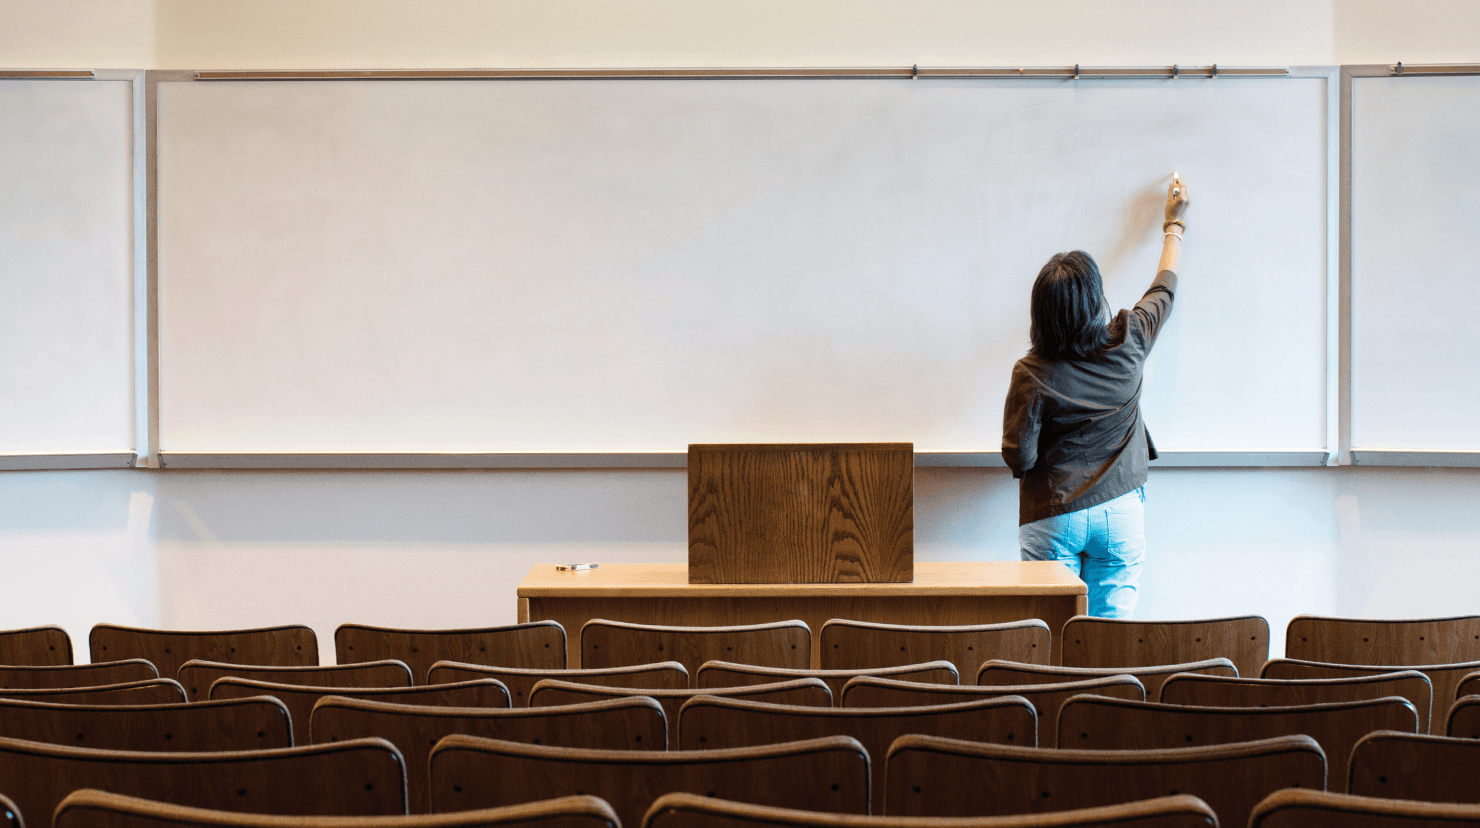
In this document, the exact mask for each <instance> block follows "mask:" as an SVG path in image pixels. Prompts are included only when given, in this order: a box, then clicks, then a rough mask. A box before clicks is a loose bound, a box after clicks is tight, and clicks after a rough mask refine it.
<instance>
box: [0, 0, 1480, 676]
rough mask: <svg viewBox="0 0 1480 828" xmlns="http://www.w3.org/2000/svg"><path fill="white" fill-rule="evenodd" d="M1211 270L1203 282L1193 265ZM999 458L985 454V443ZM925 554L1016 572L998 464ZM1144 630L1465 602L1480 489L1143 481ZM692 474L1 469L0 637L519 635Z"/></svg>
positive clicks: (538, 47) (1097, 48)
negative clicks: (554, 569)
mask: <svg viewBox="0 0 1480 828" xmlns="http://www.w3.org/2000/svg"><path fill="white" fill-rule="evenodd" d="M1477 35H1480V7H1476V6H1475V5H1474V4H1472V3H1470V2H1468V0H1446V1H1445V2H1435V1H1433V0H1431V1H1430V2H1410V3H1403V4H1395V3H1389V2H1383V0H1323V1H1320V2H1317V1H1316V0H1283V1H1282V2H1273V1H1272V0H1251V2H1244V3H1237V4H1233V3H1220V2H1214V1H1213V0H1178V1H1177V2H1172V0H1151V1H1150V2H1143V3H1122V2H1113V3H1112V2H1103V0H1076V1H1075V2H1059V3H1039V4H1022V3H1007V2H993V3H982V2H968V0H957V1H956V2H945V0H922V2H918V3H898V2H892V3H884V2H867V3H864V2H854V1H853V0H828V1H827V2H822V0H814V2H784V0H772V1H771V2H747V3H731V2H718V1H717V0H714V1H710V0H706V2H697V0H669V1H668V2H664V1H663V0H642V2H635V1H634V2H622V3H617V2H610V0H548V2H536V1H535V0H521V2H512V1H511V2H485V1H484V0H461V1H460V2H452V1H451V0H441V2H426V3H395V2H387V1H386V0H377V1H375V2H371V0H358V1H355V0H335V2H325V0H308V1H307V2H303V1H302V0H276V1H275V2H261V1H260V0H259V1H258V2H245V1H244V0H243V1H242V2H233V3H200V2H197V1H196V0H155V2H152V3H150V2H146V0H132V1H131V2H115V0H53V2H48V3H45V4H41V3H34V2H30V0H0V66H9V67H23V68H41V67H79V66H81V67H89V66H95V67H133V68H140V67H142V68H241V69H246V68H283V67H294V68H321V67H338V68H365V67H387V68H399V67H460V66H480V67H481V66H582V67H584V66H647V65H669V66H681V65H688V66H716V65H719V66H802V65H837V64H842V65H871V64H888V65H899V64H910V63H920V64H922V65H930V64H958V65H959V64H965V65H1011V64H1018V63H1021V64H1025V65H1050V64H1068V63H1075V62H1078V63H1083V64H1127V65H1138V64H1163V63H1170V62H1177V63H1184V64H1188V63H1212V62H1218V63H1220V64H1223V65H1293V64H1331V63H1337V62H1389V61H1395V60H1402V61H1404V62H1408V63H1425V62H1448V61H1461V60H1463V61H1474V60H1476V59H1477V58H1480V48H1477V47H1475V46H1474V45H1473V44H1475V43H1477V42H1480V38H1477ZM1188 277H1189V278H1195V274H1188ZM995 443H996V435H995V434H984V435H982V446H983V447H984V448H990V447H992V446H994V445H995ZM916 486H917V503H916V522H917V532H916V541H917V552H916V554H917V557H918V558H919V559H920V560H959V559H1011V558H1013V557H1015V554H1016V553H1015V545H1014V538H1015V529H1016V527H1015V524H1016V519H1015V516H1016V492H1015V489H1014V488H1013V485H1012V480H1011V478H1010V477H1008V476H1007V473H1006V472H1005V471H1002V470H985V469H922V470H920V472H919V474H918V476H917V482H916ZM1149 495H1150V500H1149V502H1148V517H1147V522H1148V534H1149V536H1150V543H1151V549H1150V551H1149V553H1148V554H1149V562H1148V566H1147V570H1146V574H1145V579H1144V583H1143V586H1144V594H1143V598H1142V604H1141V611H1140V613H1139V614H1140V615H1141V616H1142V617H1146V618H1168V617H1209V616H1215V615H1221V614H1232V613H1245V612H1256V613H1260V614H1263V615H1264V616H1265V617H1267V618H1269V620H1270V621H1271V624H1272V626H1273V627H1274V633H1275V642H1274V645H1273V650H1274V652H1275V654H1278V653H1279V651H1280V648H1281V646H1282V640H1283V635H1282V632H1283V627H1284V624H1285V622H1286V621H1287V620H1288V619H1289V617H1290V616H1292V615H1294V614H1296V613H1300V612H1308V613H1327V614H1342V615H1369V616H1389V617H1391V616H1435V615H1444V614H1459V613H1471V612H1475V609H1476V608H1475V602H1474V601H1473V598H1472V596H1474V595H1476V594H1480V567H1477V566H1475V563H1476V558H1477V556H1480V525H1477V523H1476V522H1475V521H1474V520H1473V519H1472V517H1471V516H1472V515H1473V514H1474V513H1475V511H1476V506H1477V504H1480V471H1474V470H1435V469H1389V470H1382V469H1361V468H1350V467H1346V468H1330V469H1300V470H1293V469H1291V470H1270V469H1240V470H1234V469H1210V470H1194V469H1165V470H1157V471H1154V472H1153V473H1152V479H1151V483H1150V486H1149ZM684 498H685V492H684V475H683V473H682V472H681V471H678V472H676V471H635V470H634V471H486V472H359V473H357V472H221V473H216V472H148V471H116V472H8V473H3V474H0V572H3V573H4V579H3V580H4V584H5V591H6V594H5V598H4V600H0V628H9V627H20V626H29V625H35V624H43V623H60V624H62V625H64V626H66V627H67V628H68V630H69V631H70V632H71V633H72V635H73V638H74V642H75V644H76V646H77V648H78V657H79V659H80V660H86V632H87V629H88V628H89V627H90V626H91V625H92V624H93V623H96V622H99V621H112V622H119V623H130V624H140V625H161V626H175V627H234V626H249V625H258V624H268V623H286V622H303V623H308V624H310V625H312V626H314V627H315V628H316V629H317V630H318V632H319V635H320V640H321V644H322V645H323V650H322V654H323V657H324V659H325V660H332V658H333V652H332V644H331V640H332V639H331V636H332V632H333V627H334V626H335V625H337V624H338V623H341V622H346V621H356V622H363V623H379V624H396V625H408V626H443V625H446V626H457V625H476V624H496V623H506V622H510V621H512V620H513V619H514V612H515V609H514V594H513V589H514V585H515V584H516V583H517V582H518V580H519V578H520V577H522V576H523V574H524V573H525V572H526V571H527V569H528V568H529V566H530V565H532V564H533V563H535V562H540V561H556V560H599V561H624V560H625V561H681V560H683V559H684V554H685V545H684V538H685V531H686V530H685V526H686V520H685V507H684Z"/></svg>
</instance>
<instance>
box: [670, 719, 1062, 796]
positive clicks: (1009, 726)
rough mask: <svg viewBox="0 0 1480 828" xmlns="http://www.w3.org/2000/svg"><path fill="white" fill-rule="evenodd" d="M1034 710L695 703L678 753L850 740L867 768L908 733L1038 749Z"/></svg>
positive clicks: (875, 772) (878, 790)
mask: <svg viewBox="0 0 1480 828" xmlns="http://www.w3.org/2000/svg"><path fill="white" fill-rule="evenodd" d="M1037 719H1038V716H1037V714H1036V713H1034V712H1033V706H1032V705H1030V704H1028V702H1027V701H1025V700H1024V699H1023V698H1021V697H1019V696H1002V697H999V698H995V699H977V700H975V701H964V702H959V703H956V704H942V705H931V706H928V707H851V708H842V707H795V706H792V705H785V704H765V703H762V702H752V701H744V700H739V699H725V698H719V697H716V696H699V697H697V698H694V699H693V700H691V701H689V703H687V704H685V705H684V706H683V710H682V711H681V712H680V713H679V718H678V748H679V750H715V749H720V748H740V747H750V746H753V745H769V744H777V743H779V742H787V741H791V740H794V739H820V738H823V737H827V736H851V737H853V738H854V739H857V740H858V742H859V743H860V744H862V745H863V749H864V750H866V751H868V755H869V757H870V760H873V757H876V756H884V755H885V754H886V753H888V751H889V746H890V745H891V744H893V743H894V740H895V739H898V738H899V737H900V736H903V735H905V734H908V733H925V734H930V735H935V736H946V735H949V736H953V737H956V738H959V739H968V740H971V741H975V742H988V743H992V744H999V745H1026V746H1028V747H1033V746H1034V745H1036V744H1037V735H1036V732H1035V731H1036V729H1037V723H1038V722H1037ZM871 767H872V782H871V788H872V791H873V794H872V803H871V806H870V807H871V811H870V813H876V814H877V813H883V808H884V763H883V762H879V761H876V760H873V761H871Z"/></svg>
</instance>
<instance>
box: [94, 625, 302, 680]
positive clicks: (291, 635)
mask: <svg viewBox="0 0 1480 828" xmlns="http://www.w3.org/2000/svg"><path fill="white" fill-rule="evenodd" d="M88 648H89V649H90V650H91V651H92V660H93V661H119V660H122V659H129V658H142V659H146V660H148V661H149V662H150V663H152V664H153V665H154V666H155V668H157V669H158V670H159V674H160V675H161V676H165V677H167V678H173V677H175V676H176V675H178V674H179V673H180V665H182V664H184V663H185V662H187V661H189V660H191V659H193V658H195V659H200V660H201V661H221V662H225V663H227V664H258V665H262V664H266V665H272V666H278V667H309V666H312V665H316V664H318V663H319V641H318V638H317V637H316V636H315V635H314V632H313V630H311V629H309V628H308V627H305V626H302V625H290V626H284V627H262V628H259V629H251V630H150V629H142V628H139V627H120V626H115V625H113V624H98V625H96V626H94V627H93V628H92V632H91V633H90V634H89V635H88Z"/></svg>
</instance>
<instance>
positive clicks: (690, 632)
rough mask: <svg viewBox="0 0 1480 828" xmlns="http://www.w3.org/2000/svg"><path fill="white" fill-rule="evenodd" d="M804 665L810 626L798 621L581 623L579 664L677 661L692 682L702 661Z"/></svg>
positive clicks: (599, 620)
mask: <svg viewBox="0 0 1480 828" xmlns="http://www.w3.org/2000/svg"><path fill="white" fill-rule="evenodd" d="M715 660H722V661H738V662H741V663H743V664H759V665H763V666H767V667H794V668H802V667H806V666H807V665H809V664H811V663H812V630H811V628H810V627H808V626H807V625H806V624H805V623H803V622H801V621H794V620H793V621H774V622H771V623H769V624H744V625H734V626H719V627H690V626H668V625H654V624H634V623H631V622H627V621H610V620H607V619H603V618H593V619H591V620H590V621H587V622H586V623H585V624H583V625H581V666H582V667H586V668H590V667H623V666H627V665H632V664H652V663H653V662H655V661H677V662H678V663H679V664H682V665H683V666H684V670H685V671H687V672H688V674H689V676H690V681H691V682H692V680H693V676H694V674H695V673H697V672H698V671H699V666H700V665H701V664H703V663H704V662H706V661H715Z"/></svg>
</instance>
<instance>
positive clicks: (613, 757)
mask: <svg viewBox="0 0 1480 828" xmlns="http://www.w3.org/2000/svg"><path fill="white" fill-rule="evenodd" d="M431 776H432V811H433V812H439V813H440V812H443V811H461V810H465V809H469V808H486V807H495V806H499V805H508V804H513V803H514V802H519V801H527V800H530V799H550V798H553V797H557V796H566V795H569V794H571V793H574V792H576V791H584V792H586V793H588V794H592V795H595V796H599V797H601V798H602V799H605V800H606V801H607V802H609V803H611V806H612V809H613V810H615V811H616V812H617V816H618V817H619V818H620V819H621V820H622V824H623V825H627V826H636V825H640V824H641V823H642V815H643V813H645V812H646V811H647V809H648V807H649V806H651V805H652V804H653V802H654V801H655V800H657V798H658V797H660V796H662V795H663V794H666V793H673V792H684V793H694V794H700V795H702V796H710V797H718V798H720V799H733V800H738V801H742V802H753V803H755V804H758V805H776V806H780V807H784V808H801V809H805V810H809V811H826V812H829V813H852V814H866V813H868V801H869V791H868V784H869V775H868V754H867V753H866V752H865V751H864V749H863V746H862V745H860V744H859V743H858V742H857V741H856V740H854V739H850V738H848V737H846V736H834V737H831V738H827V739H809V740H805V741H799V742H788V743H786V744H780V745H765V746H763V747H748V748H733V749H730V750H695V751H682V750H679V751H646V750H585V749H582V748H562V747H547V746H544V745H521V744H516V743H514V742H503V741H499V740H496V739H479V738H477V737H474V736H448V737H446V738H445V739H443V740H442V741H440V742H438V743H437V746H436V747H435V748H433V749H432V758H431Z"/></svg>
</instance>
